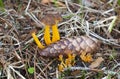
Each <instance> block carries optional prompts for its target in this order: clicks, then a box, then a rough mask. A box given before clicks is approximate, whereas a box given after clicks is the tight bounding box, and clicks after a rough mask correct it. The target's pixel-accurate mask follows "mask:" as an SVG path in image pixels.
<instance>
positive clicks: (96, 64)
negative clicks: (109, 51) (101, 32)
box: [89, 57, 104, 68]
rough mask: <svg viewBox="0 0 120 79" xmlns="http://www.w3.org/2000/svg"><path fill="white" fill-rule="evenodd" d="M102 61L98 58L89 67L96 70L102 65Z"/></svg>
mask: <svg viewBox="0 0 120 79" xmlns="http://www.w3.org/2000/svg"><path fill="white" fill-rule="evenodd" d="M102 61H104V59H103V58H102V57H98V58H97V59H96V60H95V61H94V62H92V63H91V65H90V66H89V67H90V68H96V67H98V66H99V65H100V64H101V63H102Z"/></svg>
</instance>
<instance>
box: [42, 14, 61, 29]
mask: <svg viewBox="0 0 120 79" xmlns="http://www.w3.org/2000/svg"><path fill="white" fill-rule="evenodd" d="M60 21H62V17H61V15H60V14H46V15H45V16H44V17H43V18H42V19H41V22H42V23H43V24H44V25H48V26H50V27H51V26H53V25H55V24H56V23H58V22H60Z"/></svg>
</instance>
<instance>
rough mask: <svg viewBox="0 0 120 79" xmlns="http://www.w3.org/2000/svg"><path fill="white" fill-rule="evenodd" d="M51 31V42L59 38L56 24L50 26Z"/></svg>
mask: <svg viewBox="0 0 120 79" xmlns="http://www.w3.org/2000/svg"><path fill="white" fill-rule="evenodd" d="M52 31H53V36H52V42H53V43H54V42H56V41H58V40H60V34H59V31H58V28H57V24H55V25H53V26H52Z"/></svg>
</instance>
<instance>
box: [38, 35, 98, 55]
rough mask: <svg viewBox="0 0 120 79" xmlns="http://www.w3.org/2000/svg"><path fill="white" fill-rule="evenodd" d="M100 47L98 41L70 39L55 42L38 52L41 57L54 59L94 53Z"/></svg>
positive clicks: (87, 38)
mask: <svg viewBox="0 0 120 79" xmlns="http://www.w3.org/2000/svg"><path fill="white" fill-rule="evenodd" d="M99 47H100V42H99V40H97V39H95V38H92V37H87V36H80V37H72V38H65V39H61V40H60V41H57V42H56V43H53V44H51V45H49V46H48V47H46V48H44V49H43V50H42V51H40V52H39V54H40V55H41V56H45V57H56V56H59V55H60V54H61V55H67V54H68V53H71V54H80V53H81V52H82V51H85V52H87V53H92V52H95V51H96V50H97V49H98V48H99Z"/></svg>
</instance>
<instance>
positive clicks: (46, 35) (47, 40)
mask: <svg viewBox="0 0 120 79" xmlns="http://www.w3.org/2000/svg"><path fill="white" fill-rule="evenodd" d="M44 40H45V43H46V44H47V45H50V44H51V43H52V41H51V39H50V26H48V25H46V26H45V32H44Z"/></svg>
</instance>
